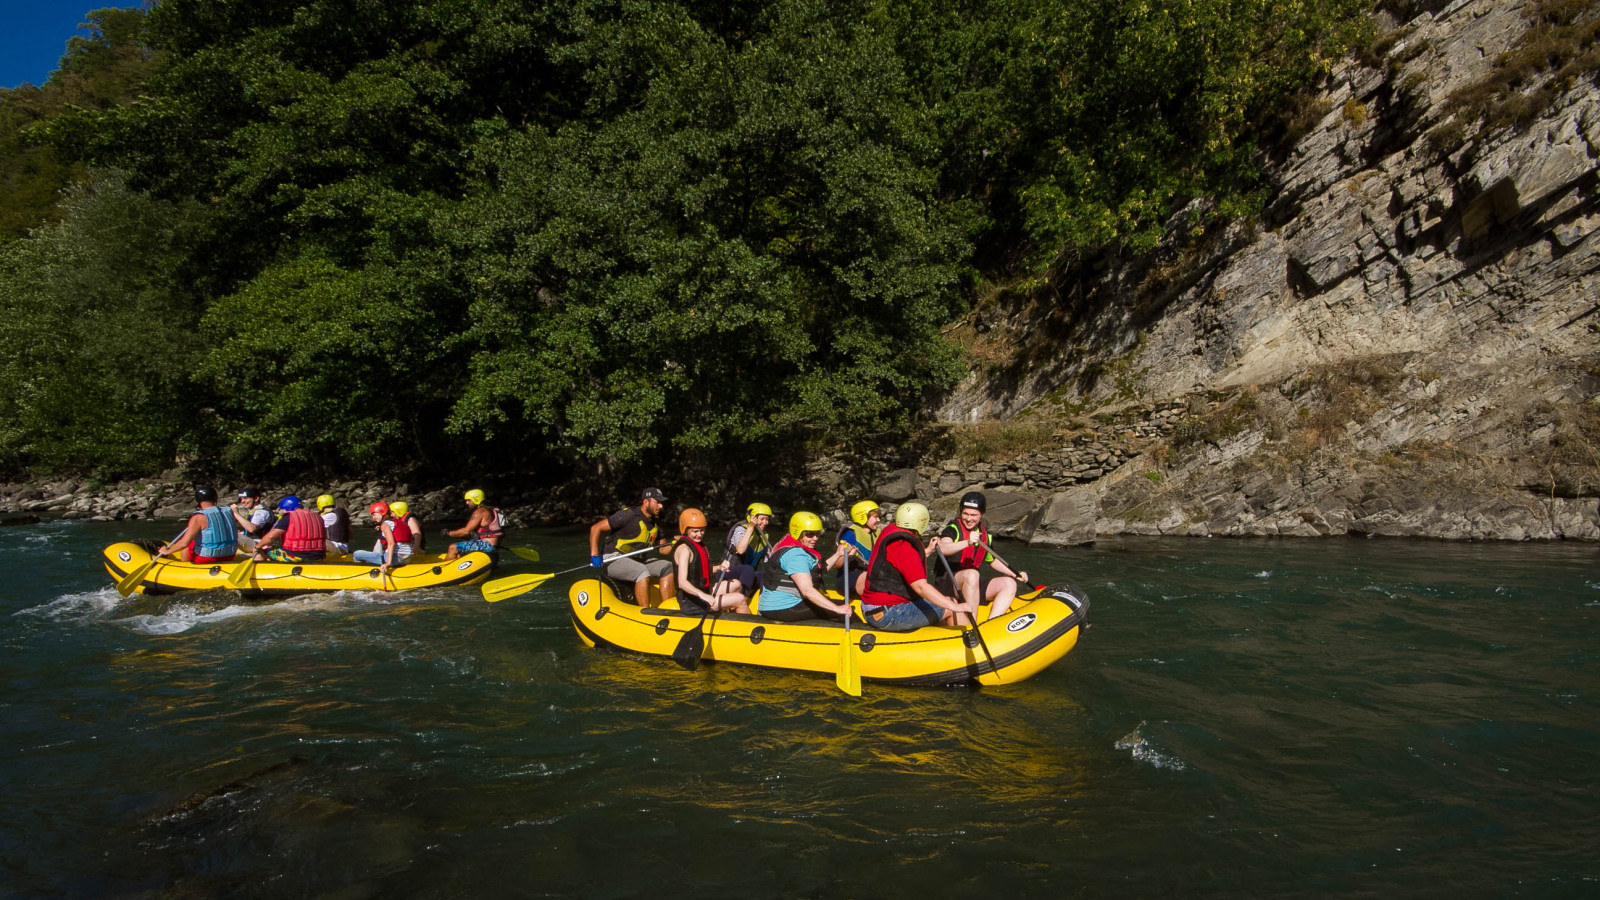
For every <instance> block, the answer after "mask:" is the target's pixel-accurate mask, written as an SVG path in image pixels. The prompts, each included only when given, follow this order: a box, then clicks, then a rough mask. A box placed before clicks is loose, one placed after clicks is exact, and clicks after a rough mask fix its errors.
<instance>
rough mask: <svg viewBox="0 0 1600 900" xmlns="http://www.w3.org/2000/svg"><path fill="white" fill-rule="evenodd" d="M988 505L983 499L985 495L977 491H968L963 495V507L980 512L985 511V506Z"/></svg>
mask: <svg viewBox="0 0 1600 900" xmlns="http://www.w3.org/2000/svg"><path fill="white" fill-rule="evenodd" d="M987 505H988V503H987V502H986V501H985V500H984V499H983V495H982V494H980V493H978V492H977V491H968V492H966V493H965V494H963V495H962V497H961V508H962V509H975V510H977V511H978V512H983V508H984V507H985V506H987Z"/></svg>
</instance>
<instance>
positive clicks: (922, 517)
mask: <svg viewBox="0 0 1600 900" xmlns="http://www.w3.org/2000/svg"><path fill="white" fill-rule="evenodd" d="M894 523H895V524H896V525H899V526H900V527H901V528H904V529H906V530H907V531H914V532H916V533H917V534H922V533H923V532H924V531H927V530H928V508H927V507H926V506H923V505H922V504H921V503H918V502H916V501H915V500H913V501H911V502H910V503H902V504H900V506H899V507H897V508H896V509H895V511H894Z"/></svg>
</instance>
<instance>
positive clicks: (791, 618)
mask: <svg viewBox="0 0 1600 900" xmlns="http://www.w3.org/2000/svg"><path fill="white" fill-rule="evenodd" d="M759 612H760V613H761V617H762V618H763V619H771V620H772V621H774V622H804V621H805V620H807V619H827V620H829V621H832V622H843V621H844V616H843V615H841V614H840V613H836V612H834V611H833V610H831V609H823V608H822V607H820V606H817V605H816V604H814V603H812V602H811V601H810V600H807V599H806V598H804V597H801V598H800V602H799V603H796V604H795V605H793V606H790V607H787V608H784V609H771V610H769V609H762V610H759Z"/></svg>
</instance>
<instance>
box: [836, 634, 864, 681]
mask: <svg viewBox="0 0 1600 900" xmlns="http://www.w3.org/2000/svg"><path fill="white" fill-rule="evenodd" d="M833 681H834V683H835V684H837V685H839V690H841V691H844V692H845V693H846V694H849V695H850V696H852V697H859V696H861V670H860V669H857V668H856V645H855V642H854V641H852V640H850V627H849V626H848V625H846V626H845V629H844V639H843V640H841V641H840V642H839V673H838V674H837V675H835V676H834V677H833Z"/></svg>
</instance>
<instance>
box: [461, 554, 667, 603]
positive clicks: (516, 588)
mask: <svg viewBox="0 0 1600 900" xmlns="http://www.w3.org/2000/svg"><path fill="white" fill-rule="evenodd" d="M654 549H656V548H655V547H653V546H651V547H644V548H641V549H639V550H635V551H633V552H632V553H624V554H622V555H621V556H613V557H612V559H626V558H628V557H630V556H638V555H639V554H641V553H649V552H650V551H652V550H654ZM589 568H593V567H592V566H590V565H589V564H588V563H585V564H583V565H581V566H573V567H572V568H570V569H564V570H562V571H560V572H551V573H549V574H544V575H512V576H509V577H507V578H496V579H495V580H493V581H488V582H484V585H483V599H485V600H487V601H489V602H490V603H498V602H500V601H501V600H505V599H507V598H510V597H515V596H517V595H518V594H526V593H527V592H529V591H531V590H533V589H534V588H536V587H538V586H539V585H541V584H544V583H545V582H546V581H549V580H550V579H552V578H554V577H556V576H557V575H566V574H569V573H571V572H579V571H582V570H584V569H589Z"/></svg>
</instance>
